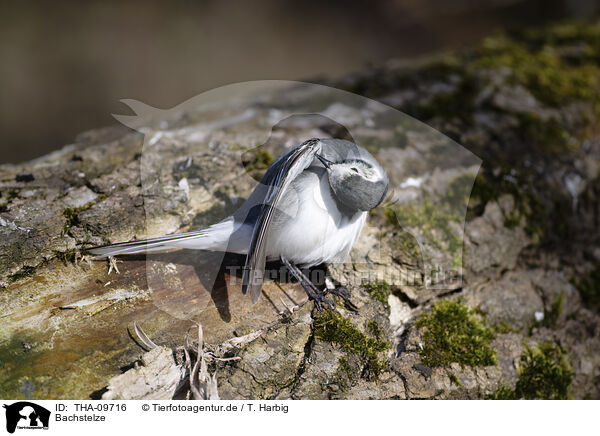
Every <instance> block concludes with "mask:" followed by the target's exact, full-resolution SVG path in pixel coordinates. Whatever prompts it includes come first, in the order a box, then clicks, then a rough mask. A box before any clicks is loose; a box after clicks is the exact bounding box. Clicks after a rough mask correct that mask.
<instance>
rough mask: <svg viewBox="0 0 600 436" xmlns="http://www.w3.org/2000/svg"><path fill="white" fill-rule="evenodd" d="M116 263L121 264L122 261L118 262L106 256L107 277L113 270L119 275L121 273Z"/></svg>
mask: <svg viewBox="0 0 600 436" xmlns="http://www.w3.org/2000/svg"><path fill="white" fill-rule="evenodd" d="M117 262H123V261H122V260H118V259H117V258H115V257H112V256H108V274H107V275H110V273H111V272H112V270H113V269H114V270H115V272H116V273H117V274H121V271H119V267H117Z"/></svg>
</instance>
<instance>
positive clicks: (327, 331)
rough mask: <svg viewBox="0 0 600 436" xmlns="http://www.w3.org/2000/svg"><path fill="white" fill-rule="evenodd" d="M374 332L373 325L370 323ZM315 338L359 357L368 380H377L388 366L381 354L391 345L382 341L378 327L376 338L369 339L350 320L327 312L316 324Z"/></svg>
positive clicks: (370, 327) (362, 370) (363, 373)
mask: <svg viewBox="0 0 600 436" xmlns="http://www.w3.org/2000/svg"><path fill="white" fill-rule="evenodd" d="M369 330H371V332H373V325H372V324H371V322H370V323H369ZM314 331H315V337H316V338H318V339H321V340H323V341H326V342H332V343H334V344H337V345H339V346H340V347H341V348H342V350H343V351H345V352H346V353H351V354H354V355H356V356H358V357H359V359H360V362H361V366H362V368H361V376H362V377H364V378H367V379H377V378H378V376H379V374H381V372H382V371H384V370H385V369H386V368H387V366H388V361H387V359H384V358H382V357H380V353H382V352H384V351H386V350H387V349H389V348H390V344H389V343H388V342H386V341H384V340H382V339H381V329H380V327H379V326H377V330H376V332H379V333H378V335H377V336H376V337H374V338H373V337H369V336H367V335H366V334H365V333H363V332H362V331H360V330H359V329H358V328H357V327H356V326H355V325H353V324H352V323H351V322H350V320H349V319H348V318H345V317H343V316H342V315H340V314H339V313H335V312H333V311H326V312H323V313H321V314H319V315H318V316H317V318H316V319H315V322H314Z"/></svg>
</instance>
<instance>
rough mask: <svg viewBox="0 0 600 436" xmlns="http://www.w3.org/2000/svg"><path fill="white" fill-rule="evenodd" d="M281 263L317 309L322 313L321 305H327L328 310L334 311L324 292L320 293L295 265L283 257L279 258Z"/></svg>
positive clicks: (333, 306)
mask: <svg viewBox="0 0 600 436" xmlns="http://www.w3.org/2000/svg"><path fill="white" fill-rule="evenodd" d="M281 262H283V264H284V265H285V266H286V268H287V269H288V270H289V272H290V273H291V274H292V275H293V276H294V278H295V279H296V280H298V282H299V283H300V285H302V287H303V288H304V291H305V292H306V295H308V298H310V299H312V300H313V301H314V302H315V305H316V306H317V309H319V310H320V311H323V303H325V304H327V306H329V308H330V309H332V310H335V303H334V302H333V301H332V300H331V299H330V298H328V297H327V296H326V295H325V293H324V292H321V291H319V290H318V289H317V287H316V286H315V285H314V284H313V283H312V282H311V281H310V280H309V279H308V277H306V275H305V274H304V273H303V272H302V271H301V270H300V268H298V267H297V266H296V265H293V264H292V263H290V262H289V261H288V260H287V259H286V258H285V257H283V256H281Z"/></svg>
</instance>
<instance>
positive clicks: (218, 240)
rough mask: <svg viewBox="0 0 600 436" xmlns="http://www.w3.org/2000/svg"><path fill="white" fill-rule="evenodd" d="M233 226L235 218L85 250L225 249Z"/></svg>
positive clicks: (108, 252)
mask: <svg viewBox="0 0 600 436" xmlns="http://www.w3.org/2000/svg"><path fill="white" fill-rule="evenodd" d="M233 227H234V225H233V219H231V218H230V219H227V220H225V221H221V222H220V223H217V224H213V225H212V226H210V227H207V228H206V229H202V230H194V231H192V232H186V233H177V234H175V235H167V236H159V237H156V238H150V239H144V240H142V241H131V242H121V243H118V244H112V245H104V246H100V247H92V248H88V249H86V250H85V251H86V252H87V253H90V254H93V255H96V256H102V257H107V256H118V255H121V254H139V253H149V252H154V251H164V250H170V249H173V248H190V249H195V250H216V251H217V250H223V251H225V250H226V249H227V246H228V243H229V238H230V236H231V234H232V232H233Z"/></svg>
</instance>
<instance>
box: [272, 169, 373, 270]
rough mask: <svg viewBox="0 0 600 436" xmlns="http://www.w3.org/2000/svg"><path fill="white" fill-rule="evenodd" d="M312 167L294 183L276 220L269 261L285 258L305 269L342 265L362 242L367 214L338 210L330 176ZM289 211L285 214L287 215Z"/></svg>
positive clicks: (283, 200) (283, 201)
mask: <svg viewBox="0 0 600 436" xmlns="http://www.w3.org/2000/svg"><path fill="white" fill-rule="evenodd" d="M323 172H324V170H323V169H321V168H311V169H310V170H308V171H305V172H304V173H302V174H301V175H300V176H298V177H297V178H296V180H294V182H293V183H292V185H291V186H290V189H289V190H288V193H287V194H286V196H285V197H284V199H282V206H281V207H280V211H278V213H277V214H276V215H275V217H274V223H273V227H272V231H271V232H270V233H269V238H268V241H267V258H269V259H277V258H279V257H280V256H281V255H283V256H284V257H285V258H286V259H288V260H289V261H291V262H293V263H295V264H298V265H303V266H312V265H317V264H320V263H322V262H327V263H334V262H342V261H343V260H344V259H345V258H346V257H347V256H348V253H349V252H350V250H351V248H352V246H353V245H354V243H355V242H356V240H357V239H358V236H359V235H360V231H361V230H362V227H363V225H364V224H365V221H366V219H367V213H366V212H357V213H355V214H354V215H352V216H349V215H348V214H343V213H342V212H340V210H339V209H338V208H337V205H336V202H335V200H334V199H333V197H332V195H331V189H330V187H329V181H328V179H327V177H326V176H325V177H320V178H319V176H320V175H322V176H324V174H322V173H323ZM283 211H285V213H283Z"/></svg>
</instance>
